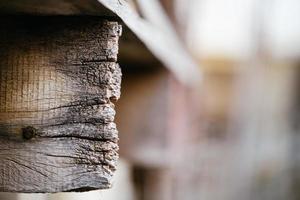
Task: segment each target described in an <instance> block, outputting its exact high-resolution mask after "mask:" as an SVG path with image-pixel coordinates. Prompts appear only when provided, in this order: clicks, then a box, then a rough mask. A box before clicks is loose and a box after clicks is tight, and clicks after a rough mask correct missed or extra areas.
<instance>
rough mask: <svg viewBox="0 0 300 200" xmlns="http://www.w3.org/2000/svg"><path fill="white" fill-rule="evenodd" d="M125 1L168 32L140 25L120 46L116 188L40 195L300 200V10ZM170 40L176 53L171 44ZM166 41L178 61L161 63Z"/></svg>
mask: <svg viewBox="0 0 300 200" xmlns="http://www.w3.org/2000/svg"><path fill="white" fill-rule="evenodd" d="M100 2H103V3H104V5H105V3H107V4H106V5H107V6H109V5H110V4H109V3H110V2H112V1H101V0H100ZM121 2H122V1H121ZM127 2H129V3H131V5H132V8H133V7H134V8H135V12H136V13H138V16H139V18H138V21H140V20H142V22H143V23H141V24H144V23H145V22H147V23H146V24H148V25H149V24H150V25H151V26H150V27H152V28H153V27H154V29H149V30H157V29H158V30H159V32H160V34H157V33H155V32H151V33H148V34H150V36H149V35H144V34H143V33H140V32H139V30H135V29H134V23H133V21H134V22H136V21H135V20H133V21H129V22H128V21H127V23H128V30H127V28H126V29H125V30H124V31H125V32H126V31H128V33H129V34H126V35H124V36H123V38H122V40H121V44H120V47H121V48H120V62H121V66H122V67H123V68H122V70H123V77H124V78H123V84H122V98H121V99H120V101H119V102H118V104H117V107H116V109H117V112H118V113H119V114H118V116H117V119H116V120H117V124H118V126H119V129H120V147H121V148H120V154H121V159H122V161H121V164H120V168H119V173H120V176H117V177H116V180H115V182H116V183H115V186H116V187H115V188H114V189H112V191H108V192H100V193H99V192H94V193H90V194H81V195H82V196H80V197H79V196H78V195H77V194H56V195H54V196H51V195H49V196H43V197H40V198H45V199H58V198H60V199H68V198H70V199H76V198H78V199H83V198H85V199H88V198H89V199H99V198H100V199H120V198H121V199H128V200H129V199H134V200H171V199H172V200H173V199H174V200H177V199H178V200H181V199H185V200H199V199H204V200H239V199H243V200H252V199H256V200H277V199H278V200H286V199H290V200H297V199H299V198H300V193H299V190H298V186H299V183H300V172H299V171H300V166H299V165H300V158H299V156H298V152H299V150H300V149H299V143H300V137H299V123H300V122H299V112H300V109H299V101H300V98H299V96H300V94H299V92H298V87H299V83H300V73H299V58H300V21H299V20H298V19H300V12H299V11H300V3H299V2H298V1H296V0H286V1H280V0H273V1H270V0H264V1H260V0H243V1H240V0H229V1H228V0H226V1H225V0H221V1H220V0H218V1H217V0H184V1H183V0H161V1H158V0H157V1H156V0H155V1H154V0H153V1H152V0H151V1H148V0H136V1H132V2H131V1H127ZM111 8H112V7H111ZM115 12H116V13H119V15H120V16H121V18H122V17H123V19H125V17H128V16H127V14H128V13H122V12H120V11H118V10H115ZM125 21H126V20H125ZM125 23H126V22H125ZM141 24H140V25H139V26H143V25H141ZM130 28H131V29H132V31H133V32H135V33H136V34H134V33H130V32H129V31H130V30H129V29H130ZM155 28H156V29H155ZM170 32H171V33H170ZM168 34H170V35H171V36H170V38H171V37H175V38H176V41H175V43H176V45H174V43H173V42H174V41H173V40H172V39H170V38H169V39H168V40H164V39H162V38H161V36H162V35H163V36H166V35H167V36H169V35H168ZM138 38H139V39H138ZM149 38H150V40H149ZM156 41H160V43H161V44H162V45H163V44H164V43H163V42H166V41H167V42H170V44H173V46H170V48H169V49H168V50H169V51H170V52H169V53H170V54H159V55H160V56H161V55H165V56H166V57H159V55H158V53H161V52H165V49H164V48H162V49H161V48H157V47H159V46H155V44H154V43H155V42H156ZM178 41H179V44H178V43H177V42H178ZM178 45H179V46H180V49H181V48H182V49H184V51H186V50H187V52H189V54H190V55H192V56H193V58H194V59H195V60H196V61H197V63H198V68H199V77H200V76H201V77H202V78H201V79H199V80H200V81H198V82H197V81H196V82H194V81H191V82H193V83H191V84H186V82H188V81H187V80H189V78H188V79H186V78H185V77H187V76H181V75H180V74H181V72H184V71H185V66H182V68H181V67H180V65H179V67H178V65H176V64H178V63H175V64H174V63H173V62H172V59H174V60H175V59H176V57H172V56H174V55H176V54H172V51H173V50H174V51H176V52H178V49H177V47H178ZM181 45H182V46H181ZM190 55H189V56H190ZM191 66H194V65H193V64H192V65H191ZM178 69H180V70H178ZM188 69H190V68H188ZM177 70H178V71H177ZM181 70H182V71H181ZM192 71H193V70H192ZM200 71H201V73H202V74H200ZM188 72H190V70H188ZM195 73H198V72H195ZM176 74H177V75H176ZM191 77H194V76H191ZM191 79H192V78H191ZM118 177H120V179H119V178H118ZM120 188H121V189H120ZM122 189H123V190H122ZM108 193H109V194H108ZM85 195H86V196H85ZM67 196H68V197H67ZM26 198H30V197H29V196H22V195H20V196H19V199H26Z"/></svg>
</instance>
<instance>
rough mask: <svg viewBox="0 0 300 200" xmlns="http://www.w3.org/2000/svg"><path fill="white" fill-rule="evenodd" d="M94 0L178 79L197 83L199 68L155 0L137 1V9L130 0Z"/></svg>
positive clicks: (191, 84) (188, 82)
mask: <svg viewBox="0 0 300 200" xmlns="http://www.w3.org/2000/svg"><path fill="white" fill-rule="evenodd" d="M98 1H99V2H100V3H101V4H103V5H104V6H105V7H107V8H108V9H109V10H111V11H112V12H113V13H115V14H116V15H117V16H119V17H120V18H121V19H122V20H123V21H124V23H125V24H126V25H127V26H128V27H129V28H130V29H131V30H132V32H134V34H135V35H136V36H137V37H138V38H139V39H140V40H141V41H142V42H143V43H144V44H145V45H146V47H147V48H148V49H149V50H150V51H151V53H152V54H153V55H154V56H155V57H156V58H158V59H159V60H160V61H161V62H162V63H163V64H164V66H165V67H166V68H167V69H168V70H170V71H171V72H172V73H173V74H174V75H175V77H176V78H177V79H178V80H180V81H181V82H182V83H184V84H186V85H189V86H195V85H196V86H197V85H198V83H199V82H200V81H201V71H200V67H199V66H198V64H197V62H196V61H195V60H194V59H193V57H192V56H191V55H190V53H189V52H188V50H187V49H186V47H185V44H184V43H183V42H182V41H181V39H180V38H179V37H178V35H177V33H176V30H175V28H174V27H173V25H172V22H171V21H170V19H169V17H168V16H167V15H166V14H165V12H164V10H163V7H162V5H161V4H160V2H159V1H158V0H151V1H144V0H138V1H136V2H137V3H136V4H137V6H138V8H139V9H138V10H137V9H134V8H133V6H132V4H130V2H132V1H126V0H98ZM139 12H140V13H141V14H140V13H139Z"/></svg>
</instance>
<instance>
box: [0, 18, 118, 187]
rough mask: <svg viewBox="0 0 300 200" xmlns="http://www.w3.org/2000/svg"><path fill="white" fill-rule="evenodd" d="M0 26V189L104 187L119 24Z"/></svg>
mask: <svg viewBox="0 0 300 200" xmlns="http://www.w3.org/2000/svg"><path fill="white" fill-rule="evenodd" d="M0 22H1V29H0V191H10V192H61V191H86V190H91V189H104V188H109V187H110V186H111V183H110V182H111V178H112V175H113V172H114V170H115V166H116V161H117V158H118V154H117V149H118V146H117V141H118V132H117V129H116V125H115V124H114V122H113V121H114V115H115V111H114V105H113V103H112V101H115V100H117V99H118V98H119V97H120V82H121V71H120V68H119V66H118V64H117V63H116V61H117V52H118V39H119V36H120V34H121V27H120V26H119V25H118V24H117V23H116V22H111V21H106V20H102V19H101V18H96V17H2V18H1V19H0Z"/></svg>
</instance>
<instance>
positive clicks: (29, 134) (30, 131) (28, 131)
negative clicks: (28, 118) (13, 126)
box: [22, 126, 37, 140]
mask: <svg viewBox="0 0 300 200" xmlns="http://www.w3.org/2000/svg"><path fill="white" fill-rule="evenodd" d="M36 132H37V130H36V129H35V128H34V127H32V126H27V127H25V128H22V134H23V138H24V139H25V140H30V139H31V138H33V137H35V135H36Z"/></svg>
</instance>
